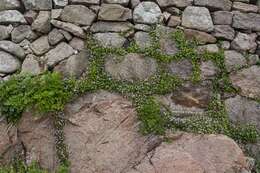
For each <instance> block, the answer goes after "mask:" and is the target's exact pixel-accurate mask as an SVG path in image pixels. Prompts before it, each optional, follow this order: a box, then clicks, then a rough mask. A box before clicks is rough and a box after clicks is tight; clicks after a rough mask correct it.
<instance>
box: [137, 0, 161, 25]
mask: <svg viewBox="0 0 260 173" xmlns="http://www.w3.org/2000/svg"><path fill="white" fill-rule="evenodd" d="M161 18H162V13H161V9H160V7H159V6H158V5H157V4H156V3H154V2H141V3H140V4H138V5H137V6H136V7H135V9H134V12H133V19H134V22H135V23H144V24H155V23H159V22H160V20H161Z"/></svg>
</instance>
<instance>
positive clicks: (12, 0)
mask: <svg viewBox="0 0 260 173" xmlns="http://www.w3.org/2000/svg"><path fill="white" fill-rule="evenodd" d="M0 4H1V6H0V11H3V10H19V9H21V2H20V1H19V0H0Z"/></svg>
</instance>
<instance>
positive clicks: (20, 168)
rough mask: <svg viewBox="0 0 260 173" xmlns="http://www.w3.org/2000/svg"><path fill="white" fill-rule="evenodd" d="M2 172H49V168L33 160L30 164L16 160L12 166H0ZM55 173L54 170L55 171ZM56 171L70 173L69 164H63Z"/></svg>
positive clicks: (57, 172) (0, 172)
mask: <svg viewBox="0 0 260 173" xmlns="http://www.w3.org/2000/svg"><path fill="white" fill-rule="evenodd" d="M0 173H49V172H48V171H47V170H44V169H42V168H40V166H39V165H38V164H37V163H36V162H33V163H32V164H30V165H29V166H27V165H25V164H24V163H23V162H21V161H16V162H15V163H14V164H13V165H11V166H5V167H0ZM53 173H54V172H53ZM55 173H69V170H68V166H66V165H61V166H60V167H59V168H58V169H57V171H55Z"/></svg>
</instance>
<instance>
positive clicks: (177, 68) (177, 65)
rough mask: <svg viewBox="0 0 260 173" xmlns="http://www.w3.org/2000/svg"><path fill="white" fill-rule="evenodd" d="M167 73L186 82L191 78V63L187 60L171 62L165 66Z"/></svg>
mask: <svg viewBox="0 0 260 173" xmlns="http://www.w3.org/2000/svg"><path fill="white" fill-rule="evenodd" d="M167 67H168V70H169V73H171V74H172V75H176V76H178V77H180V78H182V79H185V80H188V79H190V78H191V76H192V71H193V70H192V63H191V62H190V61H189V60H186V59H185V60H180V61H172V62H171V63H169V64H168V65H167Z"/></svg>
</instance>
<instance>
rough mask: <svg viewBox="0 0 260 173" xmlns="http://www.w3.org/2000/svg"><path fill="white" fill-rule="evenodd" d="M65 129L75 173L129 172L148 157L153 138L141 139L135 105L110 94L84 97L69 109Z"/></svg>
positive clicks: (95, 94) (72, 169)
mask: <svg viewBox="0 0 260 173" xmlns="http://www.w3.org/2000/svg"><path fill="white" fill-rule="evenodd" d="M66 110H67V112H66V115H67V116H68V118H69V121H70V122H72V123H68V124H67V125H66V127H65V128H64V132H65V138H66V143H67V144H68V149H69V153H71V155H70V157H69V161H70V163H71V170H70V172H71V173H79V172H86V170H88V171H90V172H100V173H101V172H102V173H103V172H104V173H105V172H113V173H119V172H127V170H129V169H131V167H133V166H134V165H135V164H137V163H138V161H140V160H141V159H142V157H144V154H145V153H146V152H147V151H148V150H149V146H151V145H152V144H153V143H154V140H153V138H151V137H150V138H149V137H147V136H143V135H140V133H139V132H138V121H137V115H136V112H135V110H134V108H133V106H132V104H131V102H129V101H127V100H126V99H124V98H123V97H122V96H119V95H117V94H112V93H108V92H104V91H101V92H98V93H94V94H87V95H84V96H82V97H80V98H78V99H77V100H75V101H74V102H73V103H71V104H69V105H68V106H67V107H66Z"/></svg>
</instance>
